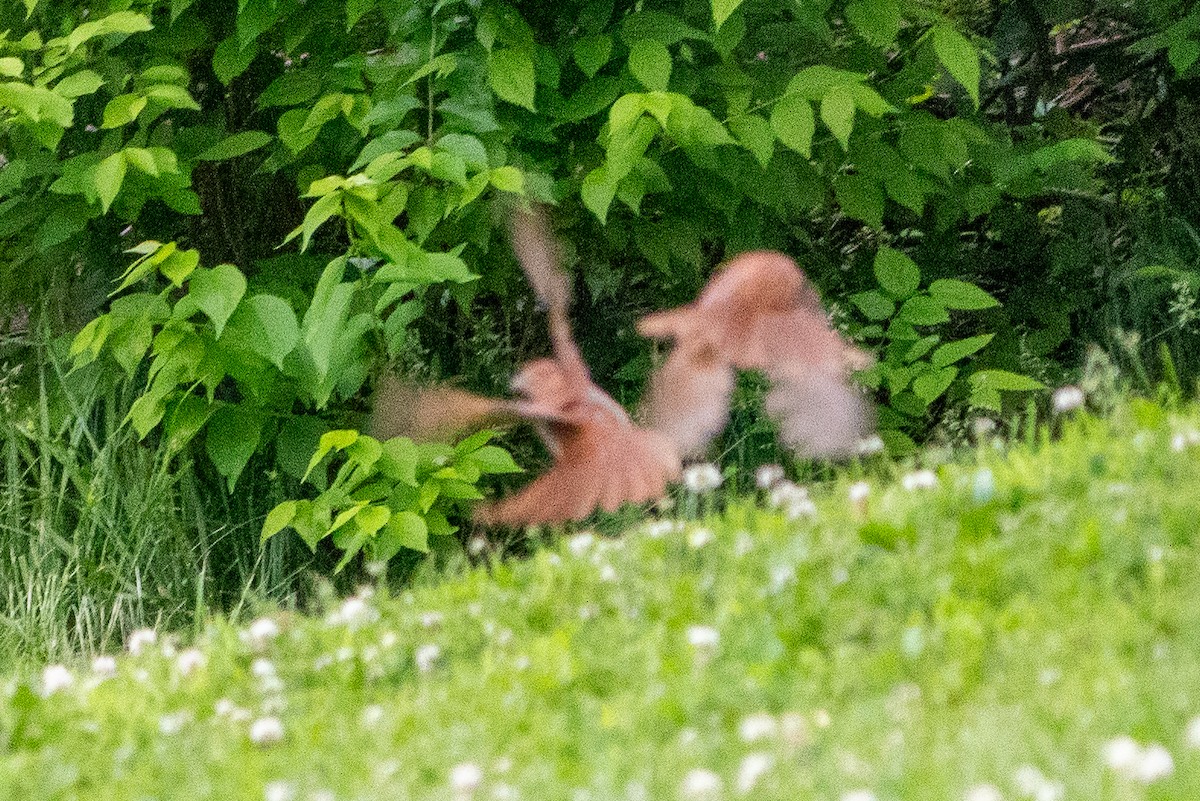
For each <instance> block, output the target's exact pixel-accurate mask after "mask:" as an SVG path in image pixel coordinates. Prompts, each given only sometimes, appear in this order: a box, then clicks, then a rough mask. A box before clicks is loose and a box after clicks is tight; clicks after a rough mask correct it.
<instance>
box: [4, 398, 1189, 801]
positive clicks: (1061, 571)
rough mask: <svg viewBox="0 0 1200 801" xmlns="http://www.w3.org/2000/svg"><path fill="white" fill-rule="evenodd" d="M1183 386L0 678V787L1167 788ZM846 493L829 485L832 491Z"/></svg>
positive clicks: (1178, 656) (342, 794)
mask: <svg viewBox="0 0 1200 801" xmlns="http://www.w3.org/2000/svg"><path fill="white" fill-rule="evenodd" d="M1198 425H1200V416H1198V414H1197V410H1195V409H1189V410H1187V411H1185V412H1184V413H1183V414H1180V415H1178V416H1176V415H1174V414H1167V413H1164V411H1163V410H1162V409H1160V408H1156V407H1154V406H1152V405H1151V404H1148V403H1144V404H1134V405H1123V406H1122V407H1121V408H1119V409H1118V413H1117V415H1116V416H1115V419H1113V420H1112V421H1106V420H1098V419H1095V418H1090V417H1086V416H1085V417H1084V418H1083V419H1081V420H1077V421H1074V422H1071V423H1069V424H1068V425H1066V426H1064V430H1063V431H1062V432H1061V436H1060V437H1059V439H1058V441H1056V442H1053V443H1045V444H1039V445H1037V446H1035V447H1027V446H1023V445H1022V446H1015V447H1010V448H1003V447H1001V448H992V447H990V446H989V447H986V448H981V449H979V450H978V451H977V452H973V453H963V454H960V456H961V458H960V459H958V460H956V461H954V462H951V463H945V464H940V465H935V464H931V463H930V464H928V465H927V466H928V467H929V468H931V469H932V471H931V472H928V473H925V472H916V473H912V474H908V475H905V474H903V473H902V472H899V471H898V474H897V475H896V476H895V477H894V478H893V477H874V478H872V479H871V480H870V481H869V483H868V484H866V485H857V486H856V484H855V483H854V482H852V481H851V480H849V479H843V480H841V481H839V482H837V483H836V484H828V485H826V486H824V487H814V488H812V500H813V502H814V506H813V509H812V510H811V512H810V513H809V514H811V515H812V516H811V517H807V518H803V519H793V520H789V519H788V518H787V516H786V515H785V514H784V513H782V512H781V511H779V510H773V509H770V508H764V506H763V505H761V504H759V503H755V502H754V501H752V500H751V499H748V498H742V499H741V500H740V501H738V502H737V503H735V504H732V505H731V508H730V509H729V510H728V512H726V513H724V514H720V515H712V516H708V517H706V518H704V519H700V520H684V521H672V520H663V521H654V522H642V523H640V524H639V525H637V526H635V527H633V528H631V529H629V530H628V531H626V532H623V533H622V535H621V536H620V537H613V538H607V537H600V536H596V535H594V534H592V533H582V534H577V535H575V537H573V538H570V539H565V540H564V541H562V542H560V543H559V544H557V545H556V546H555V547H552V548H547V549H545V550H542V551H541V552H539V553H538V554H537V555H536V556H535V557H534V558H531V559H528V560H521V561H513V560H494V561H490V562H489V564H488V565H486V567H485V566H481V567H479V568H476V569H473V570H470V571H464V572H462V573H461V574H458V575H451V576H443V577H441V580H439V581H437V582H430V583H428V584H423V585H418V586H415V587H410V588H408V589H407V590H406V591H404V592H402V593H397V594H392V593H390V592H389V590H388V588H387V586H386V585H384V586H381V587H379V588H378V589H377V590H376V591H375V592H374V593H373V594H372V593H370V591H369V589H367V590H363V591H362V592H361V593H360V594H357V595H355V596H352V597H349V598H346V599H344V600H340V601H339V600H338V599H335V598H328V599H326V600H325V601H324V602H323V603H322V604H321V605H320V606H317V607H316V608H315V609H314V610H313V611H314V612H320V613H323V614H313V615H295V614H286V613H282V614H281V613H276V612H274V611H273V610H270V609H265V610H259V612H258V613H257V614H258V615H262V617H259V618H258V619H257V620H254V619H253V618H254V617H256V616H257V615H246V616H245V617H244V618H243V620H241V621H240V622H239V623H238V624H236V625H233V624H230V623H228V622H225V621H214V622H212V623H211V624H210V625H209V626H207V627H205V628H204V630H203V631H200V632H197V634H196V635H195V636H194V637H188V638H186V639H182V640H180V639H176V638H172V637H169V636H167V635H165V634H160V635H159V637H158V641H157V642H153V641H150V639H149V637H148V636H147V634H146V633H145V632H142V633H138V634H136V635H134V636H132V637H131V638H130V640H129V643H128V650H127V651H126V652H125V653H115V652H114V656H115V659H100V660H98V661H96V662H95V663H92V662H91V660H90V659H75V660H70V661H67V662H66V663H65V664H60V665H51V666H45V665H39V666H37V667H36V668H35V669H28V670H23V671H20V672H13V671H8V672H6V673H5V676H4V680H3V682H0V686H2V687H3V688H4V689H3V690H2V691H0V732H3V733H4V746H5V747H4V749H3V750H2V751H0V796H3V797H4V798H12V799H32V798H37V799H51V798H53V799H64V801H66V800H67V799H91V798H151V797H159V798H162V797H170V798H173V799H180V801H190V799H211V798H234V799H263V798H268V799H295V801H320V800H321V799H328V798H334V799H355V798H430V799H477V800H478V801H484V800H485V799H495V800H496V801H500V800H501V799H510V798H522V799H541V798H577V799H583V798H588V799H638V798H648V799H672V800H674V799H679V800H680V801H711V800H712V799H737V798H753V799H764V800H765V801H791V799H796V798H822V799H832V800H833V801H867V799H878V801H901V799H908V800H911V801H917V800H918V799H931V798H936V799H955V800H956V801H995V799H1038V798H1041V799H1049V798H1056V799H1083V798H1086V799H1094V800H1095V801H1130V800H1131V799H1184V798H1195V797H1197V793H1198V792H1200V751H1198V750H1197V749H1200V704H1198V702H1197V698H1198V697H1200V670H1198V668H1197V663H1196V653H1197V649H1198V648H1200V606H1198V605H1197V604H1196V596H1197V593H1200V559H1198V553H1200V551H1198V550H1197V545H1198V543H1197V529H1196V525H1195V500H1194V499H1195V497H1196V493H1197V492H1200V451H1198V450H1197V441H1198V440H1200V435H1198V434H1197V431H1196V427H1197V426H1198ZM852 488H853V489H852Z"/></svg>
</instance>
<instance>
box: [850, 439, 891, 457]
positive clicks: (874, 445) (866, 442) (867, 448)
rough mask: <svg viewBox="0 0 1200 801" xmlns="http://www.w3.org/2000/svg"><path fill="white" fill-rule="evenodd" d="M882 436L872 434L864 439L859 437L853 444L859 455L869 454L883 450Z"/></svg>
mask: <svg viewBox="0 0 1200 801" xmlns="http://www.w3.org/2000/svg"><path fill="white" fill-rule="evenodd" d="M883 447H884V446H883V437H881V436H879V435H878V434H872V435H871V436H869V437H867V438H866V439H860V440H859V441H858V443H857V444H856V445H855V449H856V450H857V451H858V455H859V456H871V455H873V454H876V453H879V452H880V451H882V450H883Z"/></svg>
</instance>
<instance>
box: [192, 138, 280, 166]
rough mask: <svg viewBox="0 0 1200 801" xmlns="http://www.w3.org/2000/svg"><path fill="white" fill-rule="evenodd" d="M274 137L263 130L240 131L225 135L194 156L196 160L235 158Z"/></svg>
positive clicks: (261, 145)
mask: <svg viewBox="0 0 1200 801" xmlns="http://www.w3.org/2000/svg"><path fill="white" fill-rule="evenodd" d="M274 138H275V137H273V136H271V135H270V134H269V133H265V132H263V131H240V132H238V133H235V134H233V135H232V136H227V137H225V138H224V139H222V140H221V141H220V142H218V143H217V144H215V145H213V146H212V147H210V148H208V149H206V150H204V151H202V152H201V153H200V155H198V156H196V159H197V160H198V161H225V160H226V159H235V158H237V157H238V156H244V155H245V154H247V153H249V152H251V151H253V150H258V149H259V148H260V147H263V146H264V145H267V144H270V142H271V140H272V139H274Z"/></svg>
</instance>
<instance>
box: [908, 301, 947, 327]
mask: <svg viewBox="0 0 1200 801" xmlns="http://www.w3.org/2000/svg"><path fill="white" fill-rule="evenodd" d="M949 319H950V315H949V314H947V313H946V307H945V306H943V305H942V304H941V303H938V302H937V301H936V300H934V299H933V298H930V297H926V296H925V295H915V296H913V297H911V298H909V299H908V300H906V301H904V305H902V306H901V307H900V311H899V312H898V313H897V314H896V320H897V321H899V322H901V323H908V324H909V325H938V324H940V323H944V322H946V321H947V320H949Z"/></svg>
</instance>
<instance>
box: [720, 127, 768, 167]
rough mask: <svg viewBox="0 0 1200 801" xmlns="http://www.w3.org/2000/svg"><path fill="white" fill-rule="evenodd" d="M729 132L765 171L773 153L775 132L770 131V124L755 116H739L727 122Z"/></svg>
mask: <svg viewBox="0 0 1200 801" xmlns="http://www.w3.org/2000/svg"><path fill="white" fill-rule="evenodd" d="M729 130H730V131H732V132H733V135H734V136H736V137H737V140H738V142H740V143H741V145H742V147H744V148H746V149H747V150H749V151H750V154H751V155H753V156H754V159H755V160H756V161H757V162H758V163H759V164H761V165H762V167H763V169H764V170H765V169H766V168H767V165H768V164H769V163H770V162H771V156H772V155H774V153H775V131H774V130H772V129H771V123H769V122H767V121H766V120H765V119H763V118H762V117H760V116H758V115H757V114H740V115H738V116H736V117H734V118H733V119H731V120H730V121H729Z"/></svg>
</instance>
